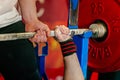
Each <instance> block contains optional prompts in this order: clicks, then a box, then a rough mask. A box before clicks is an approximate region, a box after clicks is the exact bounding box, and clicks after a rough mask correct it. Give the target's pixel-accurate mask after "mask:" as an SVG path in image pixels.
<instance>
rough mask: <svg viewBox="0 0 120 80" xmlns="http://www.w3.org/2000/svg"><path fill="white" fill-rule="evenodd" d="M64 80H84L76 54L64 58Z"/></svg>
mask: <svg viewBox="0 0 120 80" xmlns="http://www.w3.org/2000/svg"><path fill="white" fill-rule="evenodd" d="M64 66H65V73H64V80H84V78H83V74H82V70H81V68H80V64H79V61H78V58H77V55H76V53H74V54H72V55H70V56H66V57H64Z"/></svg>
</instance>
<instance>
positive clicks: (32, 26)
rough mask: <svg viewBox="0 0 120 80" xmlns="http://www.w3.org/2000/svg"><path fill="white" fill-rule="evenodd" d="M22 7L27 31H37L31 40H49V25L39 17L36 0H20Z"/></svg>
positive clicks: (36, 41) (37, 41)
mask: <svg viewBox="0 0 120 80" xmlns="http://www.w3.org/2000/svg"><path fill="white" fill-rule="evenodd" d="M18 1H19V6H20V9H21V11H20V12H21V15H22V17H23V19H24V22H25V29H26V31H27V32H36V34H35V36H34V37H33V38H31V39H30V40H31V41H32V42H35V43H39V42H47V38H48V36H49V34H50V29H49V27H48V25H46V24H45V23H43V22H41V21H40V20H39V19H38V17H37V11H36V0H18Z"/></svg>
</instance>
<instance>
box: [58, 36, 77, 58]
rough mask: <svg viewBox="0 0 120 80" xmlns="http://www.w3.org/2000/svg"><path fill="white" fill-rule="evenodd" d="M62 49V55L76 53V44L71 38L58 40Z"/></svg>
mask: <svg viewBox="0 0 120 80" xmlns="http://www.w3.org/2000/svg"><path fill="white" fill-rule="evenodd" d="M59 43H60V46H61V50H62V54H63V57H65V56H69V55H72V54H74V53H76V45H75V43H74V42H73V40H72V38H70V39H68V40H67V41H64V42H59Z"/></svg>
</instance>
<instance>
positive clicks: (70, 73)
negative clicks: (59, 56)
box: [55, 25, 84, 80]
mask: <svg viewBox="0 0 120 80" xmlns="http://www.w3.org/2000/svg"><path fill="white" fill-rule="evenodd" d="M69 32H70V30H69V29H68V28H67V27H65V26H64V25H60V26H56V29H55V35H56V38H57V40H58V42H64V41H66V40H68V39H70V38H71V36H69ZM63 59H64V66H65V71H64V80H84V77H83V73H82V70H81V68H80V64H79V61H78V58H77V55H76V53H74V54H72V55H69V56H66V57H64V58H63Z"/></svg>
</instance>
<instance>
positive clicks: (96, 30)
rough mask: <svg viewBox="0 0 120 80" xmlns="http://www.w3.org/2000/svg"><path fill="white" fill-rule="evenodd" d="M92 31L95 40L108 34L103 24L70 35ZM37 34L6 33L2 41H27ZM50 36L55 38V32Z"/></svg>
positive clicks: (73, 30) (0, 39) (72, 30)
mask: <svg viewBox="0 0 120 80" xmlns="http://www.w3.org/2000/svg"><path fill="white" fill-rule="evenodd" d="M87 31H92V33H93V36H92V37H94V38H100V37H103V36H104V35H105V33H106V32H107V30H106V28H105V27H104V26H103V25H102V24H91V25H90V27H89V29H70V33H69V35H71V33H74V34H73V35H81V34H83V33H84V32H87ZM35 34H36V32H24V33H6V34H0V41H9V40H17V39H27V38H32V37H33V36H34V35H35ZM50 36H51V37H53V36H55V34H54V30H51V31H50Z"/></svg>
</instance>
